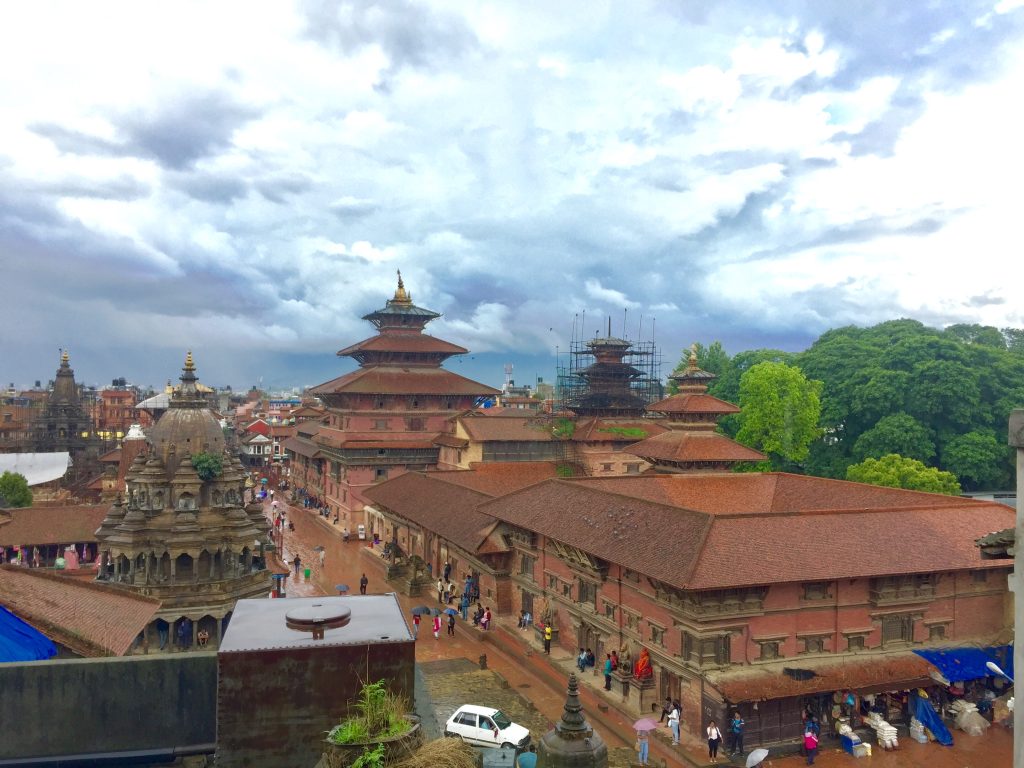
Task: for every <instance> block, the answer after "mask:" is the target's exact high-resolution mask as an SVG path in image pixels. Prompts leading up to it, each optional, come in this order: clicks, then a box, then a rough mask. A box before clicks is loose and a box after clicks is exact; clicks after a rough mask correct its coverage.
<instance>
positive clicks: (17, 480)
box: [0, 472, 32, 507]
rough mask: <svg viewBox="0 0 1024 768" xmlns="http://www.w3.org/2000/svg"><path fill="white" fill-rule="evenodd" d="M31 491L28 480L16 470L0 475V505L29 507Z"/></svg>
mask: <svg viewBox="0 0 1024 768" xmlns="http://www.w3.org/2000/svg"><path fill="white" fill-rule="evenodd" d="M31 506H32V491H31V490H29V487H28V480H26V479H25V476H24V475H22V474H19V473H17V472H4V473H3V474H2V475H0V507H31Z"/></svg>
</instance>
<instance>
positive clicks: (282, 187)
mask: <svg viewBox="0 0 1024 768" xmlns="http://www.w3.org/2000/svg"><path fill="white" fill-rule="evenodd" d="M312 188H313V180H312V179H311V178H309V177H308V176H303V175H301V174H277V175H273V176H264V177H263V178H261V179H259V180H257V181H256V191H258V192H259V193H260V194H261V195H263V197H265V198H266V199H267V200H269V201H270V202H272V203H277V204H278V205H284V204H286V203H287V202H288V201H289V198H291V197H292V196H294V195H301V194H302V193H304V192H308V191H309V190H311V189H312Z"/></svg>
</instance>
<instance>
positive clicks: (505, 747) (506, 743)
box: [501, 741, 515, 749]
mask: <svg viewBox="0 0 1024 768" xmlns="http://www.w3.org/2000/svg"><path fill="white" fill-rule="evenodd" d="M514 746H515V745H514V744H510V743H509V742H507V741H503V742H501V748H502V749H512V748H513V747H514Z"/></svg>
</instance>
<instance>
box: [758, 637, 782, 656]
mask: <svg viewBox="0 0 1024 768" xmlns="http://www.w3.org/2000/svg"><path fill="white" fill-rule="evenodd" d="M779 646H780V643H779V641H778V640H770V641H768V642H765V643H761V655H760V657H759V658H761V659H765V660H768V659H777V658H779Z"/></svg>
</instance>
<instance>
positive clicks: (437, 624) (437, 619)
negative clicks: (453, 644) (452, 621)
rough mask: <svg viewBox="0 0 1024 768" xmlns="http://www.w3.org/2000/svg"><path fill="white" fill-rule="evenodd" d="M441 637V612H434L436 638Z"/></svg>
mask: <svg viewBox="0 0 1024 768" xmlns="http://www.w3.org/2000/svg"><path fill="white" fill-rule="evenodd" d="M440 637H441V614H440V613H435V614H434V639H435V640H439V639H440Z"/></svg>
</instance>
